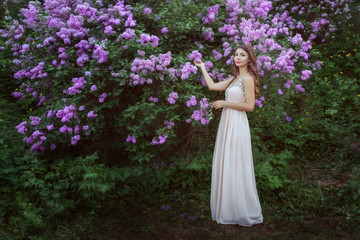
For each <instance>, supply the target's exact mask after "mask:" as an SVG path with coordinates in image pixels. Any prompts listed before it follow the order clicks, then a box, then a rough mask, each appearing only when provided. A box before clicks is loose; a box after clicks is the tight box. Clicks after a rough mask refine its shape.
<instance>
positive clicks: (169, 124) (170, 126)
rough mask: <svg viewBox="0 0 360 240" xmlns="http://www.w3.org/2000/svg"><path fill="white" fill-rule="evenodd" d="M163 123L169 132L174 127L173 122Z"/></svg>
mask: <svg viewBox="0 0 360 240" xmlns="http://www.w3.org/2000/svg"><path fill="white" fill-rule="evenodd" d="M164 123H165V124H166V127H167V128H168V129H169V130H170V129H171V128H172V127H173V126H174V124H175V123H174V122H169V121H168V120H165V121H164Z"/></svg>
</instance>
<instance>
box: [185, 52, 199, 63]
mask: <svg viewBox="0 0 360 240" xmlns="http://www.w3.org/2000/svg"><path fill="white" fill-rule="evenodd" d="M188 58H189V59H190V60H195V62H201V58H202V55H201V53H199V51H196V50H195V51H193V52H192V53H190V54H189V56H188Z"/></svg>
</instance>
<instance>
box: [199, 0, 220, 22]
mask: <svg viewBox="0 0 360 240" xmlns="http://www.w3.org/2000/svg"><path fill="white" fill-rule="evenodd" d="M219 7H220V5H219V4H216V5H214V6H211V7H208V9H207V14H206V16H205V17H203V18H202V21H203V24H208V23H212V22H215V18H216V15H217V14H218V11H219Z"/></svg>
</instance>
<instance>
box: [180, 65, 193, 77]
mask: <svg viewBox="0 0 360 240" xmlns="http://www.w3.org/2000/svg"><path fill="white" fill-rule="evenodd" d="M180 68H181V70H180V71H181V79H182V80H185V79H188V78H189V77H190V74H191V73H197V67H196V66H194V65H193V64H191V63H190V62H186V63H185V64H184V65H180Z"/></svg>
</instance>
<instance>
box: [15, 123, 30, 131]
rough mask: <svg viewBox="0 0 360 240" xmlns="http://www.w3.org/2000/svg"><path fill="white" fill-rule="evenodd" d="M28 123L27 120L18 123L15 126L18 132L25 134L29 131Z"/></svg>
mask: <svg viewBox="0 0 360 240" xmlns="http://www.w3.org/2000/svg"><path fill="white" fill-rule="evenodd" d="M26 125H27V122H26V121H24V122H21V123H19V125H17V126H16V127H15V128H16V129H17V131H18V133H21V134H25V132H26V131H27V128H26Z"/></svg>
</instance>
